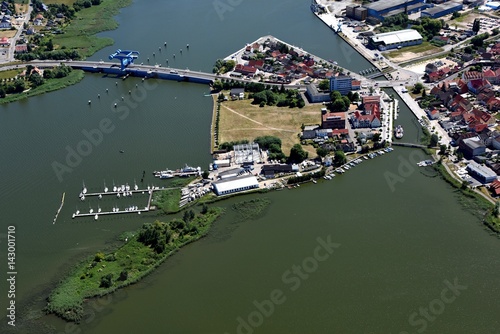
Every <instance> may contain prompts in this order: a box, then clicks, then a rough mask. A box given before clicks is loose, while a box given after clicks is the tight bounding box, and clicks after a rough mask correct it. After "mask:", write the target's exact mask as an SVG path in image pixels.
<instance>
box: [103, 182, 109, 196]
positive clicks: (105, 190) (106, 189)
mask: <svg viewBox="0 0 500 334" xmlns="http://www.w3.org/2000/svg"><path fill="white" fill-rule="evenodd" d="M108 190H109V189H108V187H106V181H104V192H105V193H107V192H108Z"/></svg>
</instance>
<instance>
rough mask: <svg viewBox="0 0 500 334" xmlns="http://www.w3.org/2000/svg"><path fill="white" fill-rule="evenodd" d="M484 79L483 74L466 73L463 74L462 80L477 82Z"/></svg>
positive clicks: (475, 72)
mask: <svg viewBox="0 0 500 334" xmlns="http://www.w3.org/2000/svg"><path fill="white" fill-rule="evenodd" d="M482 78H483V73H482V72H477V71H467V72H464V74H462V79H463V80H465V81H470V80H477V79H482Z"/></svg>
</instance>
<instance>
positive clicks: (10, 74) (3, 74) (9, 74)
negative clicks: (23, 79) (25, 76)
mask: <svg viewBox="0 0 500 334" xmlns="http://www.w3.org/2000/svg"><path fill="white" fill-rule="evenodd" d="M19 73H21V70H9V71H0V80H2V79H10V78H14V77H15V76H16V75H18V74H19Z"/></svg>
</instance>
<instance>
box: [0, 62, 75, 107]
mask: <svg viewBox="0 0 500 334" xmlns="http://www.w3.org/2000/svg"><path fill="white" fill-rule="evenodd" d="M0 73H2V72H0ZM84 75H85V74H84V73H83V71H81V70H74V71H71V72H70V73H69V74H68V76H66V77H64V78H61V79H49V80H46V81H45V83H44V84H43V85H41V86H38V87H37V88H35V89H31V90H29V91H26V92H23V93H20V94H12V95H8V96H6V97H5V98H3V99H0V104H2V103H9V102H12V101H17V100H22V99H25V98H28V97H30V96H35V95H41V94H44V93H48V92H52V91H54V90H58V89H61V88H64V87H67V86H71V85H74V84H76V83H78V82H80V81H81V80H82V79H83V77H84Z"/></svg>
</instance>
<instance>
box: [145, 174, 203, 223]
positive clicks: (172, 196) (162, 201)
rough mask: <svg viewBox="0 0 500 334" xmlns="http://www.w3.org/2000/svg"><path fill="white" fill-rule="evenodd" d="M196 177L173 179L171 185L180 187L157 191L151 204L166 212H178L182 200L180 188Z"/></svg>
mask: <svg viewBox="0 0 500 334" xmlns="http://www.w3.org/2000/svg"><path fill="white" fill-rule="evenodd" d="M194 179H195V178H194V177H187V178H177V179H175V180H173V181H172V183H171V187H178V189H166V190H160V191H155V193H154V194H153V198H152V200H151V204H152V205H155V206H156V207H157V208H158V209H160V210H162V211H163V212H164V213H166V214H170V213H176V212H179V211H180V208H179V201H180V200H181V190H180V188H182V187H184V186H186V185H188V184H189V183H191V182H192V181H193V180H194Z"/></svg>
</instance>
